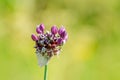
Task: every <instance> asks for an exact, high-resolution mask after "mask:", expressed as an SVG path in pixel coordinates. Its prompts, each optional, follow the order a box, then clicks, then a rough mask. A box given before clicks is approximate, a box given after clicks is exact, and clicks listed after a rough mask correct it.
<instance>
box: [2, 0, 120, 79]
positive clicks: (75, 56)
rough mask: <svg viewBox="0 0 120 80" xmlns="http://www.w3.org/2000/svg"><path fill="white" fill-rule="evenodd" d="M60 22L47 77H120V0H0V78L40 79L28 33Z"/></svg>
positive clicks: (40, 75) (41, 70) (42, 69)
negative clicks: (63, 32)
mask: <svg viewBox="0 0 120 80" xmlns="http://www.w3.org/2000/svg"><path fill="white" fill-rule="evenodd" d="M40 23H44V24H45V26H46V29H50V27H51V26H52V25H54V24H55V25H57V26H58V27H60V26H61V25H64V26H65V27H66V29H67V31H68V34H69V39H68V42H67V43H66V44H65V45H64V47H63V51H62V52H61V54H60V56H59V57H58V58H57V57H54V58H53V59H51V61H50V63H49V65H48V80H120V0H0V80H43V73H44V68H40V67H39V66H38V64H37V58H36V55H35V49H34V48H33V47H34V44H35V43H34V42H33V41H32V40H31V33H35V28H36V25H38V24H40Z"/></svg>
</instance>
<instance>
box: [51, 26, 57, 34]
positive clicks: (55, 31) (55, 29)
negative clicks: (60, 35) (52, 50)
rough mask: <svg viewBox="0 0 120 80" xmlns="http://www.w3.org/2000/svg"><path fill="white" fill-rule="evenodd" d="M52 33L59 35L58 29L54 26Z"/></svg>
mask: <svg viewBox="0 0 120 80" xmlns="http://www.w3.org/2000/svg"><path fill="white" fill-rule="evenodd" d="M51 32H52V34H54V35H55V34H57V32H58V28H57V27H56V26H55V25H54V26H53V27H52V28H51Z"/></svg>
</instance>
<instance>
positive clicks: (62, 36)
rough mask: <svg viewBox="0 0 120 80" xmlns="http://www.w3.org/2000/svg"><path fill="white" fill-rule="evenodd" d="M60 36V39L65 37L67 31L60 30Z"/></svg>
mask: <svg viewBox="0 0 120 80" xmlns="http://www.w3.org/2000/svg"><path fill="white" fill-rule="evenodd" d="M60 37H61V38H62V39H66V38H67V32H66V31H64V32H62V33H61V34H60Z"/></svg>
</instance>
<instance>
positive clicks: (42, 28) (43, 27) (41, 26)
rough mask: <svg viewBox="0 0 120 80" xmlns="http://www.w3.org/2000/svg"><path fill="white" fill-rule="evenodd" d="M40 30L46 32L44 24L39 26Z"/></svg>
mask: <svg viewBox="0 0 120 80" xmlns="http://www.w3.org/2000/svg"><path fill="white" fill-rule="evenodd" d="M39 29H40V30H41V31H42V32H44V29H45V26H44V24H40V25H39Z"/></svg>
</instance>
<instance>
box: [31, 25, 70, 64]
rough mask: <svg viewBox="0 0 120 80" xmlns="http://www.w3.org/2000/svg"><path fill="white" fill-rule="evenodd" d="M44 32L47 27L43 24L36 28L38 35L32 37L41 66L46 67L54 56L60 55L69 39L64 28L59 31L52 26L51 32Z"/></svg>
mask: <svg viewBox="0 0 120 80" xmlns="http://www.w3.org/2000/svg"><path fill="white" fill-rule="evenodd" d="M44 30H45V27H44V25H43V24H41V25H39V26H38V27H37V28H36V32H37V33H38V35H37V36H36V35H35V34H32V35H31V38H32V39H33V41H35V43H36V44H35V48H36V55H37V57H38V63H39V65H40V66H44V65H46V64H47V63H48V61H49V60H50V59H51V57H52V56H54V55H58V54H59V53H60V51H61V47H62V46H63V45H64V44H65V42H66V40H67V38H68V34H67V32H66V30H65V28H64V27H61V28H60V29H59V31H58V28H57V27H56V26H52V28H51V31H46V32H45V33H44Z"/></svg>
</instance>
